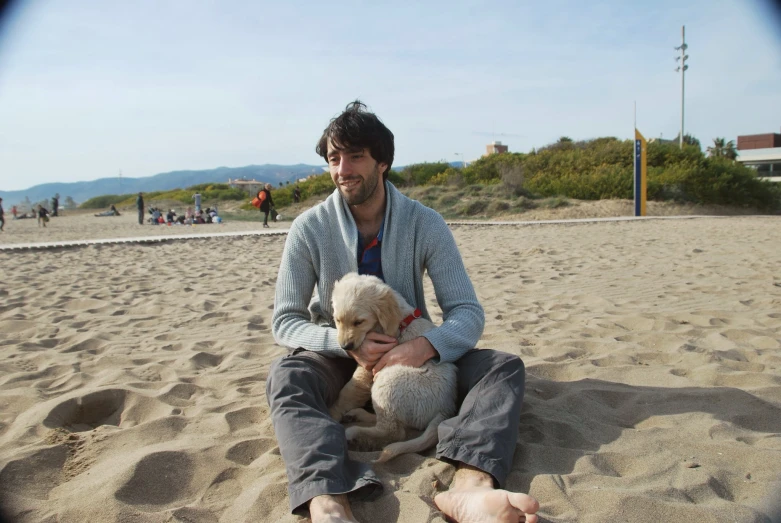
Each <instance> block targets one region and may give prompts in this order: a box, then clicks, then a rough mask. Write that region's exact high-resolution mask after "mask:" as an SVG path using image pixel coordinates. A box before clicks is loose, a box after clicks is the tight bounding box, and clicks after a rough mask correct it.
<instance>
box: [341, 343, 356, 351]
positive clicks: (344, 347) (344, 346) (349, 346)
mask: <svg viewBox="0 0 781 523" xmlns="http://www.w3.org/2000/svg"><path fill="white" fill-rule="evenodd" d="M342 348H343V349H344V350H353V349H354V348H355V344H354V343H353V342H350V343H348V344H347V345H342Z"/></svg>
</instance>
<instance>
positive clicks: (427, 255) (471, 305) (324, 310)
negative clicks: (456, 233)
mask: <svg viewBox="0 0 781 523" xmlns="http://www.w3.org/2000/svg"><path fill="white" fill-rule="evenodd" d="M385 189H386V194H387V205H386V206H385V229H384V232H383V237H382V272H383V275H384V277H385V282H386V283H387V284H388V285H390V286H391V287H392V288H393V289H395V290H396V291H397V292H399V293H400V294H401V295H402V296H403V297H404V299H405V300H407V302H408V303H410V304H411V305H414V306H416V307H418V308H420V310H421V312H422V313H423V316H424V317H426V318H428V319H431V318H430V316H429V314H428V312H427V311H426V301H425V299H424V295H423V273H424V271H428V274H429V277H430V278H431V281H432V283H433V284H434V291H435V294H436V298H437V303H438V304H439V307H440V308H441V309H442V312H443V318H444V322H443V323H442V325H441V326H439V327H437V328H436V329H433V330H430V331H428V332H427V333H426V334H425V335H424V336H425V337H426V338H427V339H428V340H429V341H430V342H431V344H432V345H433V346H434V348H435V349H436V350H437V352H438V353H439V361H455V360H457V359H458V358H460V357H461V356H462V355H463V354H465V353H466V352H467V351H468V350H470V349H472V348H474V347H475V345H476V344H477V342H478V340H479V339H480V336H481V335H482V333H483V327H484V326H485V314H484V312H483V308H482V307H481V306H480V303H479V302H478V301H477V296H476V295H475V290H474V287H473V286H472V282H471V281H470V279H469V276H467V273H466V269H465V268H464V263H463V261H462V259H461V255H460V253H459V252H458V247H457V246H456V242H455V240H454V238H453V235H452V233H451V232H450V229H449V228H448V226H447V224H446V223H445V221H444V220H443V219H442V217H441V216H440V215H439V213H437V212H436V211H434V210H432V209H429V208H428V207H426V206H424V205H422V204H421V203H419V202H417V201H415V200H411V199H409V198H407V197H406V196H404V195H403V194H401V193H400V192H399V191H398V190H397V189H396V188H395V187H394V186H393V185H392V184H391V183H390V182H387V181H386V182H385ZM357 251H358V228H357V226H356V224H355V220H354V219H353V216H352V213H351V212H350V209H349V207H348V206H347V203H346V202H344V200H343V199H342V197H341V195H340V194H339V190H338V189H336V190H334V192H333V194H331V196H329V197H328V198H327V199H326V200H325V201H324V202H322V203H320V204H319V205H317V206H315V207H313V208H312V209H309V210H307V211H306V212H304V213H303V214H301V215H300V216H299V217H298V218H296V219H295V220H294V221H293V224H292V225H291V226H290V231H289V232H288V235H287V241H286V242H285V249H284V251H283V253H282V262H281V264H280V266H279V275H278V277H277V286H276V294H275V297H274V314H273V316H272V333H273V335H274V339H276V341H277V343H279V344H280V345H283V346H285V347H288V348H291V349H295V348H299V347H301V348H304V349H307V350H311V351H318V352H323V353H326V354H329V355H332V356H342V357H349V356H348V355H347V353H346V352H345V351H344V350H342V349H341V347H339V343H338V342H337V340H336V329H335V328H334V326H333V320H332V307H331V290H332V288H333V285H334V282H336V281H337V280H338V279H339V278H341V277H342V276H344V275H345V274H347V273H348V272H357V271H358V260H357ZM315 291H316V292H315Z"/></svg>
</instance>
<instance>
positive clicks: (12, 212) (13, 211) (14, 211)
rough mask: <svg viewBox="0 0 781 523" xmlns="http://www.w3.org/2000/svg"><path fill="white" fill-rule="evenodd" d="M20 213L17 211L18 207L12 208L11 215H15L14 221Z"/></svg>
mask: <svg viewBox="0 0 781 523" xmlns="http://www.w3.org/2000/svg"><path fill="white" fill-rule="evenodd" d="M0 201H2V200H0ZM18 212H19V211H17V210H16V205H14V206H13V207H11V214H13V215H14V220H15V219H16V214H17V213H18Z"/></svg>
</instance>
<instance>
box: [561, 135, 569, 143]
mask: <svg viewBox="0 0 781 523" xmlns="http://www.w3.org/2000/svg"><path fill="white" fill-rule="evenodd" d="M558 143H572V138H570V137H569V136H562V137H561V138H559V142H558Z"/></svg>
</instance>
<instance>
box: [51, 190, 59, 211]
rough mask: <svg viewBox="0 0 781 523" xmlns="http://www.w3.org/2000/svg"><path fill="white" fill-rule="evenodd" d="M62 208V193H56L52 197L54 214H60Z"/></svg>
mask: <svg viewBox="0 0 781 523" xmlns="http://www.w3.org/2000/svg"><path fill="white" fill-rule="evenodd" d="M59 209H60V195H59V194H55V195H54V197H53V198H52V216H59V214H58V212H59Z"/></svg>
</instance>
